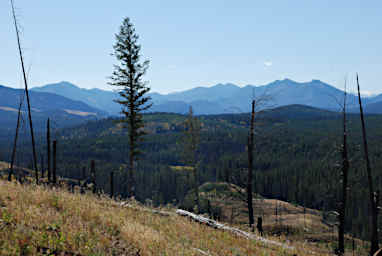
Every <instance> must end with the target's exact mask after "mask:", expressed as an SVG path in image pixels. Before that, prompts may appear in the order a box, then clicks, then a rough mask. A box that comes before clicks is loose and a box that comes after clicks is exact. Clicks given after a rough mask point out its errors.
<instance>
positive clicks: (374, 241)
mask: <svg viewBox="0 0 382 256" xmlns="http://www.w3.org/2000/svg"><path fill="white" fill-rule="evenodd" d="M357 89H358V103H359V111H360V116H361V125H362V136H363V149H364V153H365V161H366V171H367V179H368V183H369V199H370V210H371V241H370V242H371V247H370V255H373V254H374V253H375V252H376V251H378V249H379V245H378V207H377V202H376V198H375V197H374V189H373V177H372V174H371V166H370V160H369V151H368V146H367V137H366V128H365V120H364V116H363V109H362V100H361V93H360V89H359V80H358V74H357Z"/></svg>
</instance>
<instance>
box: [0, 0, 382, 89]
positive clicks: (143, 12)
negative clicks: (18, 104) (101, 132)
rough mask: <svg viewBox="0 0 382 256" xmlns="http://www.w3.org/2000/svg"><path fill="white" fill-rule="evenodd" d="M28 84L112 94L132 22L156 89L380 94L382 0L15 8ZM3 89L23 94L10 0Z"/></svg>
mask: <svg viewBox="0 0 382 256" xmlns="http://www.w3.org/2000/svg"><path fill="white" fill-rule="evenodd" d="M15 3H16V6H17V8H18V10H17V13H18V16H19V21H20V23H21V25H22V28H23V33H22V44H23V48H24V50H25V58H26V65H27V67H30V74H29V76H30V79H29V80H30V84H31V85H32V86H37V85H43V84H47V83H53V82H58V81H62V80H66V81H70V82H73V83H75V84H77V85H79V86H80V87H85V88H93V87H97V88H101V89H111V88H110V86H108V85H107V82H108V77H109V76H110V75H111V73H112V70H113V63H115V61H114V59H113V57H112V56H110V54H111V53H112V45H113V43H114V34H115V33H116V32H118V29H119V25H120V24H121V22H122V19H123V18H124V17H130V18H131V20H132V22H133V23H134V25H135V28H136V31H137V33H138V34H139V35H140V43H141V45H142V55H143V57H144V58H147V59H150V61H151V64H150V69H149V70H148V73H147V76H146V79H147V80H148V81H149V85H150V86H151V88H152V91H155V92H161V93H167V92H173V91H180V90H184V89H189V88H192V87H196V86H212V85H214V84H217V83H227V82H231V83H235V84H238V85H240V86H244V85H246V84H253V85H261V84H266V83H269V82H271V81H274V80H276V79H284V78H290V79H293V80H296V81H300V82H302V81H310V80H312V79H320V80H322V81H325V82H327V83H330V84H332V85H335V86H337V87H339V88H342V87H343V80H344V77H345V76H347V77H348V79H349V83H350V86H351V87H352V88H353V87H354V75H355V72H358V73H359V75H360V81H361V86H362V88H363V89H364V91H365V92H366V91H367V92H372V93H382V87H381V86H380V80H381V79H380V72H381V70H382V58H381V57H382V51H381V46H382V33H381V30H380V28H381V27H382V15H380V14H381V13H382V1H352V0H348V1H342V0H341V1H339V0H338V1H332V0H330V1H329V0H328V1H326V0H321V1H314V0H300V1H297V0H296V1H287V0H279V1H277V0H269V1H254V0H252V1H223V0H220V1H215V0H209V1H205V0H204V1H199V0H193V1H175V0H174V1H165V0H163V1H162V0H160V1H154V0H152V1H143V0H142V1H126V0H113V1H90V0H82V1H74V0H66V1H47V0H45V1H42V0H34V1H30V0H15ZM0 44H1V47H0V84H4V85H7V86H13V87H20V86H21V74H20V65H19V63H18V55H17V48H16V39H15V34H14V28H13V26H12V19H11V12H10V4H9V1H7V0H3V1H0Z"/></svg>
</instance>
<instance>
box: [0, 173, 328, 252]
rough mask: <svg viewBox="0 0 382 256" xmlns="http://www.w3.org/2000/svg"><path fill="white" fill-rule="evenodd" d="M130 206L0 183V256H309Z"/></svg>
mask: <svg viewBox="0 0 382 256" xmlns="http://www.w3.org/2000/svg"><path fill="white" fill-rule="evenodd" d="M129 204H131V205H133V206H134V207H122V206H121V205H120V202H118V201H115V200H111V199H109V198H107V197H106V196H99V197H98V196H93V195H91V194H85V195H80V194H72V193H69V192H67V191H65V190H61V189H54V188H48V187H44V186H36V185H20V184H17V183H15V182H7V181H3V180H0V255H21V252H23V253H24V255H36V254H37V248H38V247H45V248H50V249H51V250H56V251H66V252H72V253H79V254H81V255H203V253H202V252H201V251H203V252H206V253H208V255H260V256H261V255H269V256H270V255H274V256H276V255H293V254H297V255H311V252H312V250H314V249H315V248H314V247H312V248H311V247H310V246H309V244H296V245H298V246H297V248H296V249H295V250H285V249H282V248H279V247H274V246H270V245H266V244H263V243H262V242H259V241H251V240H247V239H244V238H240V237H237V236H235V235H233V234H231V233H228V232H223V231H218V230H215V229H212V228H210V227H207V226H204V225H200V224H197V223H194V222H191V221H189V220H188V219H185V218H183V217H180V216H177V215H175V214H174V215H172V214H171V215H170V216H161V215H158V214H154V213H152V212H150V209H147V208H144V207H143V206H141V205H139V204H138V203H136V202H134V201H131V202H129ZM167 210H168V211H172V210H174V209H167ZM275 240H278V241H282V242H284V241H286V240H287V239H286V238H285V237H280V238H275ZM292 244H293V243H292ZM200 250H201V251H200ZM316 252H318V251H317V250H316ZM137 253H139V254H137ZM315 255H327V254H325V253H322V254H320V253H317V254H315Z"/></svg>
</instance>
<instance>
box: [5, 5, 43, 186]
mask: <svg viewBox="0 0 382 256" xmlns="http://www.w3.org/2000/svg"><path fill="white" fill-rule="evenodd" d="M11 5H12V15H13V21H14V25H15V30H16V37H17V45H18V50H19V55H20V62H21V69H22V73H23V78H24V85H25V94H26V96H27V103H28V104H27V106H28V118H29V127H30V131H31V138H32V151H33V164H34V169H35V177H36V183H37V184H38V169H37V154H36V145H35V140H34V132H33V122H32V114H31V105H30V100H29V91H28V81H27V76H26V72H25V67H24V58H23V52H22V50H21V43H20V36H19V28H18V24H17V19H16V14H15V8H14V4H13V0H11Z"/></svg>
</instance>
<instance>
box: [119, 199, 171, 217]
mask: <svg viewBox="0 0 382 256" xmlns="http://www.w3.org/2000/svg"><path fill="white" fill-rule="evenodd" d="M119 205H120V206H122V207H128V208H131V209H135V210H139V211H145V212H149V213H153V214H158V215H161V216H166V217H167V216H171V215H174V213H171V212H166V211H160V210H155V209H149V208H146V207H139V206H137V205H136V204H130V203H128V202H121V203H120V204H119Z"/></svg>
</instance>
